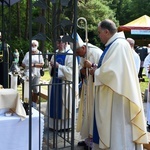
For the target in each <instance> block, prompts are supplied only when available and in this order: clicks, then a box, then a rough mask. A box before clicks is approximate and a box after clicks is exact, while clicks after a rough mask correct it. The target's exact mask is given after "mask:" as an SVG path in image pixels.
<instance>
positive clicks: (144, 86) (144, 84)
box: [18, 70, 149, 96]
mask: <svg viewBox="0 0 150 150" xmlns="http://www.w3.org/2000/svg"><path fill="white" fill-rule="evenodd" d="M143 78H144V79H145V82H140V88H141V92H142V94H144V93H145V89H147V86H148V81H149V79H148V78H147V76H145V75H143ZM41 81H43V82H44V83H48V82H49V81H50V75H49V71H48V70H45V74H44V76H43V77H41ZM42 88H43V89H44V90H47V86H43V87H42ZM18 92H19V93H20V95H21V93H22V86H21V85H19V86H18ZM21 96H22V95H21Z"/></svg>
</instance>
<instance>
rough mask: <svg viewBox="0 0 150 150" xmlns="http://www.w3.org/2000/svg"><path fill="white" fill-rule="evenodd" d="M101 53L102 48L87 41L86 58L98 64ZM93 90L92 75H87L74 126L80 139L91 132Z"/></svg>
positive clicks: (82, 59)
mask: <svg viewBox="0 0 150 150" xmlns="http://www.w3.org/2000/svg"><path fill="white" fill-rule="evenodd" d="M101 54H102V50H101V49H100V48H98V47H96V46H94V45H92V44H90V43H88V50H87V54H86V59H87V60H89V61H91V62H92V63H96V64H98V61H99V57H100V56H101ZM84 60H85V58H83V57H81V63H80V64H81V66H83V63H84ZM94 91H95V87H94V77H93V76H92V75H89V76H88V77H87V79H84V80H83V84H82V91H81V99H80V105H79V113H78V119H77V127H76V131H77V132H80V134H81V138H82V139H84V138H87V137H88V136H92V134H93V108H94V107H93V106H94V96H95V95H94Z"/></svg>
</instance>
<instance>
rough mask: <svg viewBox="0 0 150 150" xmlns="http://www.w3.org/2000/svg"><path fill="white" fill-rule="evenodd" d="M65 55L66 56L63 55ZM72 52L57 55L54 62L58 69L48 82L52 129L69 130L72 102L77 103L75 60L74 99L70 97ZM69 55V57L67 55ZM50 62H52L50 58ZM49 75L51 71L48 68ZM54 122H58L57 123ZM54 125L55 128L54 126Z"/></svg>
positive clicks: (50, 125)
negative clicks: (56, 63)
mask: <svg viewBox="0 0 150 150" xmlns="http://www.w3.org/2000/svg"><path fill="white" fill-rule="evenodd" d="M65 53H66V54H65ZM72 53H73V51H72V50H71V49H69V50H66V51H64V52H63V54H62V53H57V55H56V62H58V63H59V68H58V69H56V75H55V76H54V75H53V76H54V77H53V76H52V78H51V81H50V84H51V86H50V90H49V91H50V92H49V95H50V100H49V103H50V107H49V108H50V112H49V115H50V119H49V127H50V128H52V129H58V130H60V129H67V128H71V116H72V102H73V100H75V105H76V102H77V101H78V64H77V60H76V68H75V76H76V78H75V98H73V97H72V83H71V81H72V77H73V76H72V73H73V55H72ZM69 54H71V55H69ZM51 61H54V56H52V58H51ZM49 70H50V74H51V71H52V68H51V66H49ZM54 120H55V121H56V120H58V122H57V123H58V127H57V123H56V122H55V124H54ZM54 125H55V126H54Z"/></svg>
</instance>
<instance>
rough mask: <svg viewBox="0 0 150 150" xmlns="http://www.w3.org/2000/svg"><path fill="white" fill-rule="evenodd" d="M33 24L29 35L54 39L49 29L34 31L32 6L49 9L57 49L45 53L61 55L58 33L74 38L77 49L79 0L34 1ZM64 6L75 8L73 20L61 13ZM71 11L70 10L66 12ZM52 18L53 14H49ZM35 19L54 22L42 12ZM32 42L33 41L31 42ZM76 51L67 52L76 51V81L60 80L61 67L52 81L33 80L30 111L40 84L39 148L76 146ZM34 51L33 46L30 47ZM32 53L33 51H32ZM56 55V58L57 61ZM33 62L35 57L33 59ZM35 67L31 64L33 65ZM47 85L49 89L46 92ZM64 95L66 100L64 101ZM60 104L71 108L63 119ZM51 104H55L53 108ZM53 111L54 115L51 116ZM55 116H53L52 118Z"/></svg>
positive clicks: (39, 38) (69, 147) (66, 38)
mask: <svg viewBox="0 0 150 150" xmlns="http://www.w3.org/2000/svg"><path fill="white" fill-rule="evenodd" d="M49 5H52V10H51V11H50V9H49ZM29 6H30V8H29V9H30V13H29V14H30V16H29V18H30V22H29V25H30V28H29V31H30V32H29V38H30V40H29V41H31V40H32V39H37V40H38V41H40V40H41V41H46V40H50V38H49V37H48V35H49V33H38V34H37V35H35V36H33V35H32V30H33V27H32V24H33V18H32V9H33V7H38V8H40V9H45V10H46V12H49V13H51V14H52V18H51V19H52V25H51V26H52V36H53V38H52V43H53V52H51V53H49V54H47V53H43V55H44V56H46V55H49V56H54V58H55V57H56V56H57V53H56V40H57V37H58V35H59V36H60V35H63V37H64V39H63V40H64V42H73V43H74V49H75V47H76V46H75V40H73V39H72V38H71V34H72V31H74V32H75V33H76V20H77V18H76V16H77V15H76V12H77V1H76V0H74V1H73V0H51V1H45V0H38V1H34V2H32V1H30V5H29ZM64 9H72V12H74V14H73V16H74V19H73V20H68V19H63V20H62V19H61V18H60V14H62V13H63V12H64ZM63 15H66V18H68V17H67V15H69V14H63ZM48 19H50V18H48ZM34 21H36V22H38V23H41V24H43V25H44V26H50V24H49V22H48V20H46V18H45V17H44V16H38V17H37V18H35V19H34ZM30 44H31V43H30ZM73 51H74V52H73V53H72V54H65V55H72V57H73V61H72V64H73V73H72V81H67V80H63V81H62V82H59V83H58V82H57V77H56V73H57V70H56V69H54V75H53V81H52V82H49V83H40V84H39V85H31V84H29V104H30V108H29V110H30V112H32V108H31V104H32V93H31V90H30V89H31V88H32V86H38V87H39V109H38V110H39V117H41V118H39V131H40V132H39V149H40V148H41V146H42V150H51V149H56V150H57V149H68V150H70V149H71V150H74V136H75V135H74V132H75V119H76V118H75V116H76V108H75V107H76V106H75V74H76V72H75V67H76V56H75V50H73ZM30 52H31V50H30ZM30 56H31V55H30ZM55 61H56V59H54V62H55ZM30 63H31V61H30ZM30 69H31V67H30ZM29 83H31V70H30V75H29ZM60 87H63V88H64V89H68V91H67V90H64V91H63V95H62V97H60V95H59V92H60V91H59V90H60V89H59V88H60ZM43 89H44V91H45V93H44V94H43ZM52 89H53V110H52V106H51V105H52V104H51V102H50V101H51V92H50V91H52ZM43 95H45V98H46V105H45V106H44V107H45V112H44V113H43V112H42V108H43V106H42V103H41V99H42V98H43ZM60 99H63V103H61V104H60V101H61V100H60ZM59 105H65V106H66V107H67V109H68V112H71V116H69V115H70V113H67V112H66V110H65V109H64V110H61V113H62V114H61V115H62V116H63V119H61V118H60V117H59V111H60V110H59V109H60V108H61V107H62V106H61V107H58V106H59ZM50 106H51V108H50ZM50 111H52V112H53V116H52V117H51V116H50V113H49V112H50ZM31 114H32V113H29V150H32V134H31V133H32V128H31V127H32V115H31ZM43 114H44V131H43V134H41V130H43V129H41V128H42V126H41V119H43ZM51 118H53V119H51ZM42 136H43V140H42V141H43V142H41V137H42Z"/></svg>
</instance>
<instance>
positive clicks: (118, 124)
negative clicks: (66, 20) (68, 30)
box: [14, 19, 150, 150]
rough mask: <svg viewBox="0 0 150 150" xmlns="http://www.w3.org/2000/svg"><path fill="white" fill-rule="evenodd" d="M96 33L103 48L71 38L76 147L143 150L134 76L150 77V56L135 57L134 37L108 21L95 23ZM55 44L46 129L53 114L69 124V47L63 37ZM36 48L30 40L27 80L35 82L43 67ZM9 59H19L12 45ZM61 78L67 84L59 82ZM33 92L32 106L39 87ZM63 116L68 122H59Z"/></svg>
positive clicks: (142, 125)
mask: <svg viewBox="0 0 150 150" xmlns="http://www.w3.org/2000/svg"><path fill="white" fill-rule="evenodd" d="M98 36H99V38H100V41H101V43H103V44H104V45H105V49H104V50H101V49H100V48H98V47H97V46H95V45H93V44H91V43H85V42H83V41H82V39H81V38H80V36H79V35H78V34H77V36H76V38H77V39H76V56H77V57H76V60H75V62H76V65H75V66H76V68H75V72H76V75H75V81H76V82H75V101H76V102H77V101H78V99H79V88H78V83H79V81H78V79H79V76H81V77H82V78H81V81H82V89H81V96H80V104H79V113H78V118H77V126H76V131H77V132H80V135H81V138H82V139H83V140H82V141H80V142H79V143H78V145H79V146H85V147H88V148H90V149H91V150H102V149H105V150H142V149H143V144H147V143H148V135H147V125H148V127H149V128H150V111H147V116H146V118H147V120H146V119H145V114H144V108H143V102H142V97H141V90H140V84H139V78H141V77H142V76H141V72H142V71H143V68H145V69H146V75H147V76H148V78H149V77H150V75H149V74H150V54H148V49H147V51H145V54H144V55H143V53H142V54H141V55H139V54H140V52H141V51H140V49H138V50H137V49H135V40H134V39H132V38H126V37H125V35H124V33H123V32H117V27H116V24H115V23H114V22H113V21H112V20H109V19H105V20H103V21H101V22H99V24H98ZM56 45H57V50H56V54H57V55H53V56H52V57H51V59H50V60H49V61H48V62H47V66H48V68H49V73H50V77H51V80H50V85H51V87H50V88H49V100H48V106H47V114H48V116H49V118H50V123H49V124H50V128H53V129H55V127H54V126H53V125H54V123H53V122H54V120H56V118H57V119H58V121H59V122H61V124H63V126H65V124H69V127H71V124H70V123H71V121H70V119H71V117H72V107H71V106H72V103H73V97H72V88H73V87H72V85H71V84H70V83H71V82H72V81H73V79H72V77H73V75H72V74H73V55H72V54H73V47H72V46H71V45H69V44H68V43H67V42H65V41H63V37H62V36H60V37H59V39H58V40H57V43H56ZM148 46H149V45H148ZM38 47H39V42H38V41H37V40H32V48H31V49H32V66H31V67H32V74H33V76H32V84H35V85H37V84H39V80H40V77H41V75H40V68H41V67H43V65H44V58H43V56H42V52H41V51H40V50H38ZM14 57H15V61H16V62H18V61H19V59H18V55H17V49H16V50H15V53H14ZM78 58H79V60H80V61H78ZM22 67H24V68H25V71H26V72H27V73H28V71H29V52H27V53H26V55H25V56H24V58H23V60H22ZM66 81H67V82H68V83H67V84H66V86H64V84H65V83H66ZM149 85H150V84H149ZM149 85H148V87H149V89H150V86H149ZM32 90H33V95H32V96H33V97H32V101H33V106H34V107H36V104H37V103H38V92H39V89H38V87H37V86H33V89H32ZM148 91H150V90H148ZM149 95H150V92H148V102H147V110H150V98H149V97H150V96H149ZM67 104H69V105H67ZM76 105H77V104H75V106H76ZM56 111H57V112H56ZM64 119H67V120H68V123H65V124H64V122H63V120H64ZM59 122H58V123H59ZM146 123H147V124H146ZM64 128H65V127H64Z"/></svg>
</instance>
